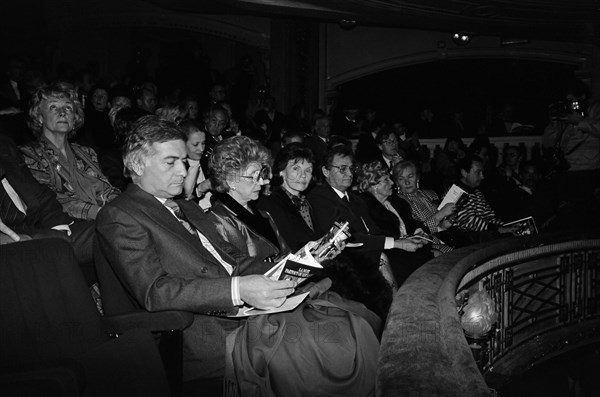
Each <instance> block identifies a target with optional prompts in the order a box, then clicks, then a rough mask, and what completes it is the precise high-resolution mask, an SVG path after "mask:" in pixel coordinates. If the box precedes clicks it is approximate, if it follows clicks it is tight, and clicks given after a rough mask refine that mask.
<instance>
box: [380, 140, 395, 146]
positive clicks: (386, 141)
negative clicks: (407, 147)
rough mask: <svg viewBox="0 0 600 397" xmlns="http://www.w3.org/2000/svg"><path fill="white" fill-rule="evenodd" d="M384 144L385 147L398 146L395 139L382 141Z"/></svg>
mask: <svg viewBox="0 0 600 397" xmlns="http://www.w3.org/2000/svg"><path fill="white" fill-rule="evenodd" d="M382 143H383V144H385V145H390V146H391V145H397V144H398V141H397V140H395V139H388V140H385V141H382Z"/></svg>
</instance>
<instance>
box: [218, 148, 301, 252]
mask: <svg viewBox="0 0 600 397" xmlns="http://www.w3.org/2000/svg"><path fill="white" fill-rule="evenodd" d="M271 163H272V158H271V154H270V153H269V151H268V150H267V149H266V148H265V147H264V146H262V145H259V144H257V143H256V142H255V141H253V140H252V139H250V138H247V137H232V138H229V139H225V140H224V141H222V142H220V143H218V144H217V146H215V149H214V150H213V154H212V155H211V158H210V163H209V170H210V178H211V182H212V184H213V186H214V190H215V191H216V192H215V193H214V195H213V197H214V203H213V205H212V208H211V211H210V213H209V219H211V220H212V221H213V223H214V224H215V225H216V228H217V231H218V232H219V233H220V234H221V237H222V238H223V239H224V240H226V241H228V242H230V243H231V244H233V245H234V246H235V247H236V248H237V249H238V250H239V251H240V252H241V253H243V254H244V255H246V256H250V257H252V258H258V259H260V260H269V261H271V262H272V261H275V259H277V258H278V257H279V256H280V255H286V254H288V253H289V252H290V249H289V247H288V246H287V244H286V243H285V241H284V240H283V238H282V237H281V236H280V234H279V231H278V229H277V227H276V226H275V224H274V221H273V220H272V219H271V218H270V217H269V216H268V215H267V214H265V213H263V212H262V211H261V210H259V209H258V208H257V207H256V200H257V199H258V197H259V196H260V192H261V189H262V187H263V186H264V185H266V184H268V183H269V181H270V178H271Z"/></svg>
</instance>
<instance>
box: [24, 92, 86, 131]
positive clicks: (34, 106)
mask: <svg viewBox="0 0 600 397" xmlns="http://www.w3.org/2000/svg"><path fill="white" fill-rule="evenodd" d="M49 98H60V99H68V100H70V101H71V102H73V115H74V116H75V118H74V122H73V130H72V131H71V132H69V136H68V138H70V137H71V136H73V135H74V134H75V132H76V131H77V130H78V129H79V128H80V127H81V126H82V125H83V121H84V120H85V117H84V114H83V105H82V104H81V101H80V100H79V95H78V94H77V89H76V88H75V86H74V85H72V84H71V83H66V82H64V81H59V82H57V83H54V84H50V85H44V86H42V87H40V88H38V90H37V91H36V92H35V94H33V97H32V98H31V102H30V106H29V117H28V119H27V125H28V126H29V128H30V129H31V131H33V135H34V136H36V137H39V136H40V135H42V130H43V128H42V127H43V125H42V122H41V121H40V116H41V114H42V109H41V105H42V102H43V101H44V100H46V99H49Z"/></svg>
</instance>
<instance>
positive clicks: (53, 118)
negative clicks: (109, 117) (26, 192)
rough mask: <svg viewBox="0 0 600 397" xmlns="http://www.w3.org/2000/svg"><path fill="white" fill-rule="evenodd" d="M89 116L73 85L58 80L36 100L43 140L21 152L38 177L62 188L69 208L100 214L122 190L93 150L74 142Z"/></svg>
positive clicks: (34, 115) (33, 119)
mask: <svg viewBox="0 0 600 397" xmlns="http://www.w3.org/2000/svg"><path fill="white" fill-rule="evenodd" d="M83 120H84V115H83V109H82V107H81V102H79V99H78V98H77V92H76V91H75V89H74V88H73V86H71V85H70V84H68V83H56V84H54V85H51V86H44V87H41V88H40V89H39V90H38V91H37V92H36V93H35V94H34V97H33V99H32V103H31V107H30V109H29V121H28V124H29V127H30V128H31V129H32V131H33V133H34V135H35V136H36V137H37V141H35V142H33V143H31V144H29V145H26V146H22V147H21V151H22V153H23V156H24V158H25V162H26V164H27V166H28V167H29V169H30V170H31V173H32V174H33V176H34V177H35V178H36V179H37V180H38V181H39V182H40V183H42V184H44V185H47V186H49V187H50V188H51V189H52V190H53V191H54V192H55V193H56V196H57V198H58V201H59V202H60V203H61V204H62V206H63V209H64V211H65V212H66V213H68V214H69V215H71V216H72V217H74V218H78V219H95V218H96V215H97V214H98V211H99V210H100V208H102V206H103V205H104V204H106V203H108V202H109V201H111V200H112V199H113V198H115V197H116V196H117V195H118V194H119V190H118V189H116V188H114V187H113V186H112V185H111V184H110V182H109V181H108V180H107V179H106V177H105V176H104V175H103V174H102V171H101V170H100V166H99V165H98V159H97V157H96V153H95V152H94V151H93V150H92V149H90V148H89V147H85V146H79V145H77V144H70V143H69V142H68V138H69V137H71V136H72V135H73V134H75V131H77V129H78V128H79V127H81V126H82V125H83Z"/></svg>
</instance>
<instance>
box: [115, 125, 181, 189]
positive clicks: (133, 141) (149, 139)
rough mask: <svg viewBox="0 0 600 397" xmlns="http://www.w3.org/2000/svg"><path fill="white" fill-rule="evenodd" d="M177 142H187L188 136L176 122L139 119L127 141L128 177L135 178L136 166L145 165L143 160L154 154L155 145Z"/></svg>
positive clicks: (125, 155) (126, 163)
mask: <svg viewBox="0 0 600 397" xmlns="http://www.w3.org/2000/svg"><path fill="white" fill-rule="evenodd" d="M177 140H181V141H183V142H185V140H186V136H185V134H184V133H183V131H181V128H179V126H178V125H177V124H175V123H174V122H172V121H168V120H163V119H161V118H159V117H158V116H154V115H148V116H143V117H141V118H139V119H138V120H137V121H136V122H135V123H134V124H133V126H132V128H131V132H130V133H129V136H128V137H127V140H126V141H125V149H124V153H123V163H124V165H125V169H126V173H127V174H128V175H126V176H131V177H132V178H133V177H134V176H135V173H134V170H133V166H134V164H136V163H143V160H144V159H145V158H146V157H148V156H150V155H151V154H152V153H151V148H152V145H153V144H154V143H162V142H170V141H177Z"/></svg>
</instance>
